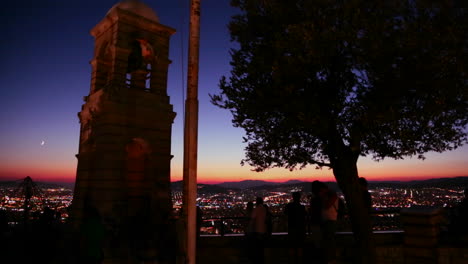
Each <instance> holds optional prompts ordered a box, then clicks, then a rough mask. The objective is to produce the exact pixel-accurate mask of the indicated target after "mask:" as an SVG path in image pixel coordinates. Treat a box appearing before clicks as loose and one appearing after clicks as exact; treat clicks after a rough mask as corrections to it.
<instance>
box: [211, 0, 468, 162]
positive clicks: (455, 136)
mask: <svg viewBox="0 0 468 264" xmlns="http://www.w3.org/2000/svg"><path fill="white" fill-rule="evenodd" d="M434 2H435V1H418V0H409V1H401V0H395V1H368V0H349V1H331V0H288V1H282V0H268V1H266V0H232V1H231V4H232V5H233V6H234V7H237V8H239V10H240V13H239V14H238V15H236V16H234V17H233V18H232V20H231V22H230V24H229V30H230V34H231V38H232V41H234V42H237V43H238V44H239V46H238V48H234V49H232V50H231V57H232V59H231V66H232V70H231V74H230V76H224V77H222V79H221V81H220V85H219V86H220V89H221V92H220V93H219V94H216V95H211V99H212V102H213V103H214V104H215V105H217V106H219V107H221V108H225V109H229V110H230V111H231V113H232V115H233V120H232V122H233V125H234V126H236V127H241V128H243V129H245V131H246V136H245V138H244V140H245V142H246V143H247V147H246V158H245V159H244V160H243V163H245V162H246V163H248V164H250V165H252V166H253V167H254V168H256V170H258V171H262V170H264V169H267V168H271V167H286V168H289V169H294V168H297V167H299V168H302V167H304V166H306V165H309V164H315V165H317V166H319V167H322V166H329V167H331V168H333V167H334V166H335V164H336V162H337V160H338V159H339V158H340V157H341V156H342V154H343V153H345V154H346V155H348V157H351V158H352V159H353V161H354V162H357V160H358V157H359V156H370V157H372V158H373V159H375V160H381V159H384V158H394V159H401V158H403V157H405V156H417V157H418V158H424V156H423V155H424V153H426V152H428V151H436V152H443V151H446V150H452V149H455V148H457V147H459V146H461V145H463V144H465V143H467V141H468V137H467V124H468V115H467V113H468V111H467V110H468V107H467V106H468V100H467V99H468V14H467V10H466V9H465V8H459V7H458V6H457V3H456V2H454V1H437V3H434Z"/></svg>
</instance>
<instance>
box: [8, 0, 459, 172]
mask: <svg viewBox="0 0 468 264" xmlns="http://www.w3.org/2000/svg"><path fill="white" fill-rule="evenodd" d="M117 2H118V1H115V0H95V1H90V0H81V1H72V0H70V1H68V0H67V1H59V0H57V1H51V0H45V1H8V2H5V3H2V9H0V24H1V25H2V39H1V40H0V43H1V48H0V52H1V53H0V58H1V60H0V66H1V71H0V85H1V98H2V109H3V111H0V124H1V125H0V179H6V178H22V177H25V176H27V175H29V176H32V177H33V178H35V177H36V178H41V177H49V178H60V177H62V178H65V179H68V180H70V179H71V180H73V177H74V173H75V169H76V158H75V156H74V155H75V154H76V153H77V151H78V136H79V122H78V118H77V113H78V112H79V111H80V108H81V105H82V103H83V101H82V98H83V96H85V95H87V94H88V92H89V86H90V70H91V67H90V65H89V61H90V60H91V59H92V56H93V48H94V39H93V37H92V36H91V35H90V34H89V31H90V29H92V28H93V27H94V26H95V25H96V24H97V23H98V22H99V21H100V20H101V19H102V18H104V16H105V14H106V13H107V11H108V10H109V9H110V8H111V7H112V6H113V5H114V4H115V3H117ZM143 2H145V3H146V4H148V5H149V6H150V7H152V8H153V9H154V10H155V11H156V13H157V15H158V16H159V19H160V23H162V24H164V25H167V26H170V27H172V28H175V29H176V30H177V33H176V34H174V35H173V37H172V38H171V47H170V59H171V60H172V61H173V63H172V64H171V65H170V68H169V79H168V94H169V95H170V97H171V103H172V104H173V105H174V110H175V112H177V117H176V119H175V122H174V125H173V136H172V140H173V143H172V153H173V155H174V156H175V157H174V159H173V161H172V168H173V169H172V177H173V180H177V179H180V177H181V174H182V145H183V136H182V123H183V120H182V117H183V113H182V112H183V111H182V105H183V99H182V93H183V91H184V89H185V88H184V87H185V82H184V81H183V79H184V80H186V77H185V74H183V73H182V65H183V66H184V68H185V69H186V61H182V53H184V58H185V59H186V58H187V39H188V35H187V34H188V21H189V18H188V14H189V11H188V8H189V1H188V0H157V1H156V0H155V1H143ZM235 12H236V10H234V9H233V8H231V7H230V6H229V1H228V0H202V10H201V40H200V78H199V101H200V113H199V120H200V123H199V178H200V179H201V180H202V181H224V180H242V179H273V180H275V179H276V180H286V179H308V180H311V179H312V178H311V176H313V175H314V176H323V177H328V178H330V176H331V171H328V170H323V171H316V170H314V169H313V168H309V169H306V170H303V171H295V172H289V171H287V170H283V169H275V170H270V171H268V172H265V173H261V174H258V173H253V172H250V168H249V167H241V166H240V165H239V161H240V160H241V159H242V158H243V144H242V135H243V131H242V130H241V129H236V128H233V127H232V125H231V122H230V120H231V115H230V113H229V112H228V111H226V110H222V109H218V108H216V107H215V106H213V105H211V104H210V103H209V96H208V94H209V93H217V92H218V82H219V79H220V77H221V76H222V75H226V74H229V70H230V67H229V60H230V56H229V47H231V46H232V45H233V44H232V43H230V38H229V34H228V31H227V27H226V25H227V23H228V22H229V20H230V17H231V16H232V15H233V14H234V13H235ZM182 39H183V40H184V42H182V41H181V40H182ZM42 141H45V144H44V145H43V146H41V142H42ZM466 156H468V147H464V148H462V149H460V150H457V151H454V152H449V153H444V154H430V155H429V156H428V159H427V160H426V161H424V162H422V161H418V160H414V159H406V160H404V161H385V162H380V163H375V162H371V161H370V160H367V159H363V160H361V161H360V162H359V168H360V172H361V175H364V176H367V177H371V178H372V177H400V178H404V177H408V178H411V177H427V176H429V177H439V176H456V175H458V174H461V173H462V172H464V173H465V174H466V172H467V171H468V165H467V158H465V157H466ZM390 172H391V173H390Z"/></svg>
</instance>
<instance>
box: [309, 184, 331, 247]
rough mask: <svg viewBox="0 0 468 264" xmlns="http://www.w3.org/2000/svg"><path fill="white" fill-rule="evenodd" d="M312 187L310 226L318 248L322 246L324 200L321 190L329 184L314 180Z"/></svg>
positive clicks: (313, 239)
mask: <svg viewBox="0 0 468 264" xmlns="http://www.w3.org/2000/svg"><path fill="white" fill-rule="evenodd" d="M311 187H312V197H311V199H310V208H309V226H310V232H311V237H312V241H313V242H314V246H315V247H316V248H320V244H321V242H322V241H321V240H322V231H321V227H320V226H321V224H322V200H321V199H320V190H321V189H323V188H327V186H326V185H325V184H324V183H323V182H321V181H313V182H312V184H311Z"/></svg>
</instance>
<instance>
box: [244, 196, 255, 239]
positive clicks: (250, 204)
mask: <svg viewBox="0 0 468 264" xmlns="http://www.w3.org/2000/svg"><path fill="white" fill-rule="evenodd" d="M253 209H254V204H253V202H252V201H249V202H248V203H247V208H245V216H244V217H245V224H244V232H245V236H247V237H248V236H251V235H252V233H253V227H252V225H250V219H251V217H252V212H253Z"/></svg>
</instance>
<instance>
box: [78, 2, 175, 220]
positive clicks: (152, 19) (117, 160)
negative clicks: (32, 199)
mask: <svg viewBox="0 0 468 264" xmlns="http://www.w3.org/2000/svg"><path fill="white" fill-rule="evenodd" d="M174 33H175V30H174V29H172V28H170V27H168V26H165V25H162V24H160V23H159V18H158V17H157V15H156V13H155V12H154V11H153V10H152V9H151V8H149V7H148V6H147V5H145V4H144V3H142V2H140V1H137V0H125V1H122V2H120V3H117V4H116V5H114V6H113V7H112V8H111V9H110V10H109V12H108V13H107V14H106V16H105V17H104V19H102V21H100V22H99V23H98V24H97V25H96V26H95V27H94V28H93V29H92V30H91V35H92V36H93V37H94V39H95V48H94V56H93V58H92V60H91V62H90V64H91V67H92V72H91V86H90V90H89V94H88V95H87V96H85V97H84V104H83V105H82V108H81V111H80V112H79V113H78V117H79V121H80V125H81V127H80V141H79V150H78V154H77V155H76V156H77V159H78V165H77V172H76V183H75V192H74V198H73V205H72V211H71V221H72V223H73V225H74V226H75V227H79V225H80V224H81V223H82V222H83V218H84V215H85V214H84V212H85V210H86V209H88V208H89V207H93V208H94V209H96V210H97V211H98V212H99V214H100V215H101V217H102V219H111V220H112V221H116V222H118V223H119V224H120V225H121V228H124V227H125V226H126V225H130V224H131V223H132V221H134V219H135V218H144V219H145V221H147V224H148V225H149V226H151V225H152V226H155V224H156V225H157V224H158V221H161V219H163V218H164V217H167V216H168V215H169V214H170V210H171V209H172V205H171V198H170V161H171V159H172V155H171V129H172V123H173V120H174V118H175V115H176V114H175V113H174V111H173V107H172V105H171V104H170V102H169V96H168V95H167V73H168V67H169V64H170V63H171V61H170V60H169V41H170V37H171V35H172V34H174Z"/></svg>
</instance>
